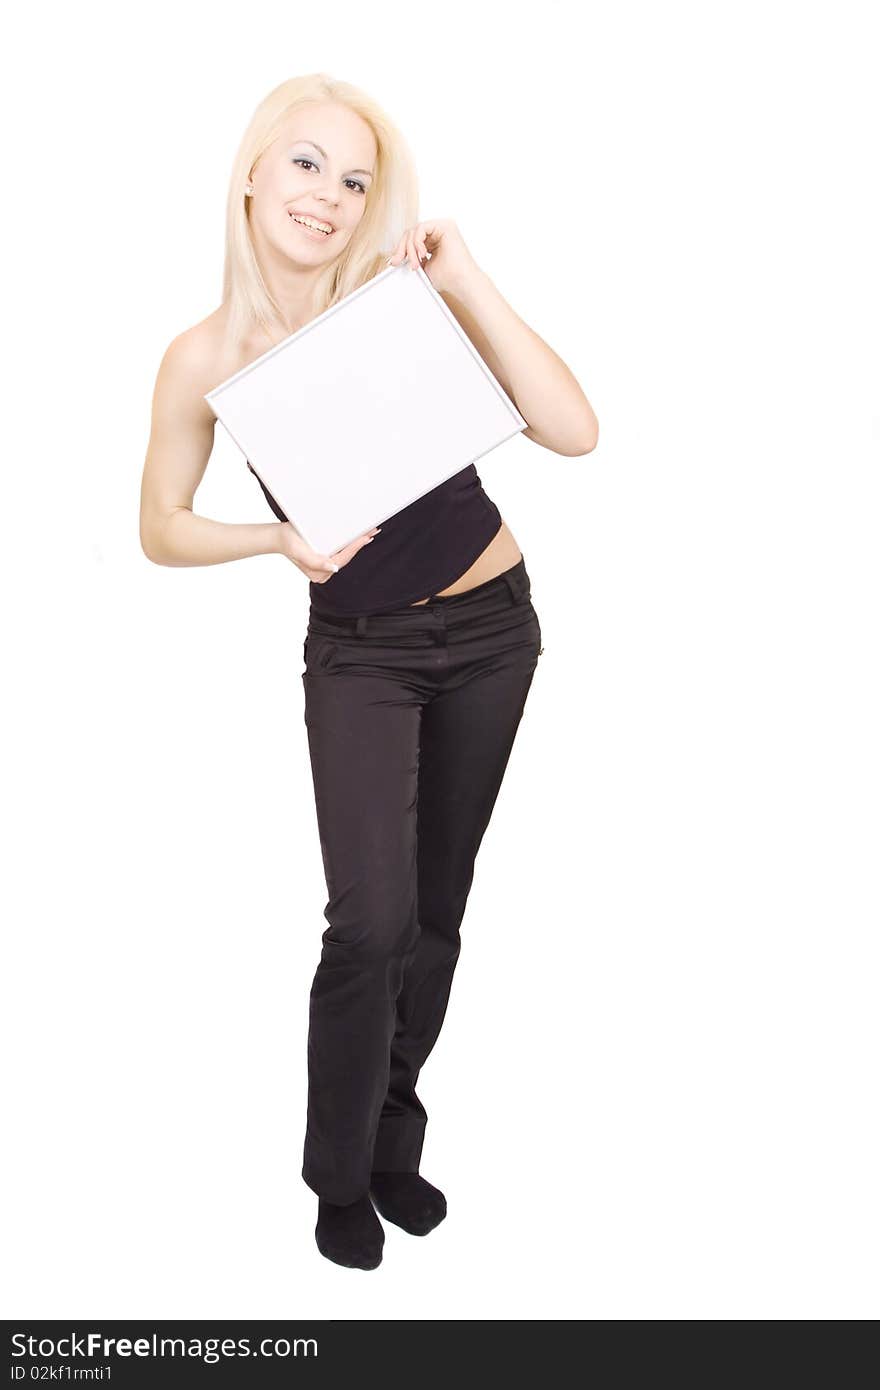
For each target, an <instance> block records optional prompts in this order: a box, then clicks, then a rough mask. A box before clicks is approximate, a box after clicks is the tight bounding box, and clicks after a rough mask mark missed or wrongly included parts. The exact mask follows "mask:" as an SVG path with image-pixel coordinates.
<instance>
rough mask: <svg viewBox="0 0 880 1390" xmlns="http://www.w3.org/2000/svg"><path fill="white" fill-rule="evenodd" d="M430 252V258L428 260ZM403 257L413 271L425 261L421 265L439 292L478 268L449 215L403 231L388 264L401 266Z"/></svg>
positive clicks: (448, 288) (453, 288) (452, 285)
mask: <svg viewBox="0 0 880 1390" xmlns="http://www.w3.org/2000/svg"><path fill="white" fill-rule="evenodd" d="M429 254H430V260H428V259H427V257H428V255H429ZM404 256H406V257H407V258H408V259H409V263H410V265H411V266H412V267H413V269H414V270H418V269H419V265H420V263H421V262H422V261H424V264H423V265H422V267H421V268H422V270H424V272H425V274H426V275H427V277H428V279H429V280H430V281H431V284H432V285H433V286H434V289H435V290H437V292H438V293H440V291H442V290H455V289H456V287H457V286H459V285H460V284H461V283H462V281H464V280H467V279H468V277H469V276H471V275H474V274H476V273H478V272H479V269H480V267H479V266H478V265H477V263H476V261H475V260H474V258H473V256H472V255H471V253H470V251H469V250H468V248H467V246H466V245H465V241H464V237H463V236H462V234H461V232H460V231H459V230H458V227H457V226H456V225H455V223H454V222H453V221H452V219H451V218H448V217H445V218H442V219H440V220H439V221H434V222H417V223H416V225H415V226H414V227H410V228H409V230H408V231H406V232H404V234H403V236H402V237H401V238H400V241H399V242H398V243H397V245H396V247H395V248H394V251H393V252H392V255H391V257H390V259H389V261H388V264H389V265H400V264H401V262H402V260H403V258H404Z"/></svg>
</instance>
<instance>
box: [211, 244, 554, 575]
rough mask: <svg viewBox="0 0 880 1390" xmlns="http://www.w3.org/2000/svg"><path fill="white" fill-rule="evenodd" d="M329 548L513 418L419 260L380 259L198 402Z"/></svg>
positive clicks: (497, 439)
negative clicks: (382, 264) (368, 274)
mask: <svg viewBox="0 0 880 1390" xmlns="http://www.w3.org/2000/svg"><path fill="white" fill-rule="evenodd" d="M205 400H206V401H207V402H208V404H209V405H210V406H211V409H212V410H213V411H214V414H215V415H216V416H217V418H218V420H220V422H221V423H222V424H223V425H224V426H225V428H226V429H227V430H228V432H229V434H230V435H231V436H232V438H233V440H234V441H235V443H236V444H237V445H238V447H239V448H240V449H241V450H242V452H243V453H244V455H245V457H246V458H247V459H248V461H249V462H250V464H251V467H252V468H253V470H254V472H255V473H256V474H257V475H258V477H259V478H261V479H262V481H263V482H264V483H265V485H266V487H267V488H268V490H269V492H270V493H271V494H272V496H273V497H274V498H275V500H276V501H277V502H278V504H279V506H280V507H281V509H282V511H283V512H284V513H285V515H286V516H287V517H288V518H289V520H290V521H291V522H292V523H293V525H294V526H295V527H296V529H297V531H299V533H300V535H301V536H303V538H304V539H305V540H306V541H307V542H308V544H309V545H311V546H312V547H313V549H314V550H316V551H318V552H319V553H320V554H325V555H331V554H332V553H333V552H334V551H335V550H339V549H341V548H342V546H344V545H346V544H347V543H348V542H349V541H351V540H354V539H355V538H356V537H357V536H360V535H362V534H363V532H364V531H367V530H369V528H370V527H371V526H378V525H380V524H381V523H382V522H383V521H385V520H387V518H388V517H390V516H393V515H394V514H395V512H399V511H400V510H401V509H402V508H403V507H406V506H408V505H409V503H410V502H414V501H415V500H416V498H418V497H421V496H423V495H424V494H425V493H426V492H430V491H431V489H432V488H435V487H437V486H439V484H440V483H442V482H444V481H445V480H446V479H447V478H451V477H452V475H453V474H454V473H458V472H459V471H460V470H461V469H462V468H466V467H467V465H468V464H470V463H474V462H475V461H476V460H477V459H479V458H481V457H482V456H483V455H484V454H487V453H488V452H489V451H490V450H491V449H495V448H497V446H498V445H499V444H503V443H504V441H505V440H507V439H510V438H511V437H512V436H513V435H514V434H517V433H518V432H519V431H520V430H522V429H525V428H526V426H527V424H528V421H526V420H524V419H523V417H522V416H521V415H520V413H519V411H518V410H517V408H516V406H515V405H514V404H513V402H512V401H511V400H510V398H509V397H508V396H507V394H506V393H505V391H504V390H503V389H502V387H501V386H500V384H499V383H498V381H497V380H496V378H495V377H494V376H493V375H492V373H491V372H490V371H489V369H488V367H487V366H486V364H485V363H484V361H483V359H482V358H481V357H480V355H479V353H478V352H477V350H476V348H475V347H474V346H473V344H472V343H471V341H470V339H469V338H468V336H467V334H466V333H465V332H464V330H463V329H462V328H461V326H460V324H459V323H458V321H457V320H456V318H455V317H454V315H453V314H452V312H451V311H450V309H448V308H447V306H446V304H445V303H444V302H443V300H442V299H441V297H440V295H439V294H438V293H437V291H436V290H435V289H434V286H433V285H432V284H431V282H430V280H429V279H428V277H427V275H426V274H425V272H424V270H422V269H421V267H420V268H419V269H418V270H415V269H413V268H412V267H411V266H410V265H409V263H408V262H406V261H404V262H403V264H402V265H399V266H388V267H386V269H385V270H383V271H381V272H380V273H379V274H378V275H376V276H374V277H373V279H372V280H369V281H368V282H367V283H366V284H365V285H362V286H361V287H360V288H359V289H357V290H355V291H354V292H353V293H352V294H350V295H347V296H346V298H345V299H342V300H340V301H339V303H338V304H334V305H332V306H331V307H330V308H329V309H327V310H326V311H325V312H324V313H323V314H320V315H319V316H318V317H317V318H315V319H313V320H312V321H311V323H308V324H306V325H305V327H304V328H301V329H299V330H298V331H297V332H296V333H293V334H291V336H290V337H289V338H285V340H284V341H283V342H281V343H278V344H276V346H275V347H273V348H270V350H269V351H268V352H266V353H264V354H263V355H262V356H261V357H258V358H257V359H256V361H254V362H252V363H250V365H249V366H247V367H244V368H242V370H241V371H240V372H236V374H235V375H234V376H231V377H229V379H228V380H227V381H224V382H222V383H221V384H220V385H219V386H216V387H215V388H214V389H213V390H212V391H209V392H208V393H207V395H206V396H205Z"/></svg>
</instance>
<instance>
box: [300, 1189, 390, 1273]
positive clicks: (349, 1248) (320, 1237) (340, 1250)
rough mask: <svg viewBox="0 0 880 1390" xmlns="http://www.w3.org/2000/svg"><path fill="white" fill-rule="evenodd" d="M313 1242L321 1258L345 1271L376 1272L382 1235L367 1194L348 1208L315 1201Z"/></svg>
mask: <svg viewBox="0 0 880 1390" xmlns="http://www.w3.org/2000/svg"><path fill="white" fill-rule="evenodd" d="M315 1240H316V1242H317V1245H318V1249H319V1250H320V1252H321V1254H322V1255H325V1256H326V1258H327V1259H328V1260H332V1261H333V1262H334V1264H338V1265H345V1266H346V1267H347V1268H348V1269H375V1268H376V1266H377V1265H379V1264H381V1263H382V1247H383V1245H384V1244H385V1232H384V1231H383V1229H382V1222H381V1221H380V1220H379V1218H378V1216H377V1215H376V1213H375V1211H374V1209H373V1203H372V1202H371V1201H370V1196H369V1193H366V1192H365V1193H364V1195H363V1197H358V1199H357V1201H356V1202H350V1203H349V1204H348V1205H347V1206H344V1207H341V1206H337V1205H336V1203H335V1202H326V1201H325V1200H324V1198H323V1197H319V1198H318V1224H317V1226H316V1227H315Z"/></svg>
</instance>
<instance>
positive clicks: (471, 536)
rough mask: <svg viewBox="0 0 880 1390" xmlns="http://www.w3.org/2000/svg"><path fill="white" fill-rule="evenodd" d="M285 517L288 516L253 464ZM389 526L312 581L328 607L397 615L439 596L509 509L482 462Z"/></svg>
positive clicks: (318, 607)
mask: <svg viewBox="0 0 880 1390" xmlns="http://www.w3.org/2000/svg"><path fill="white" fill-rule="evenodd" d="M248 468H250V469H251V472H252V473H253V474H254V477H255V478H256V479H257V482H258V483H259V484H260V487H261V488H262V489H263V492H264V494H265V496H266V500H267V502H268V503H269V506H270V507H271V508H272V511H273V512H274V513H275V515H276V516H277V517H278V520H279V521H287V517H286V516H285V515H284V512H283V511H282V510H281V508H280V507H279V505H278V503H277V502H276V501H275V498H274V497H273V496H272V494H271V493H270V492H269V489H268V488H267V487H266V485H265V483H264V482H263V480H262V478H260V477H259V476H258V475H257V473H256V472H255V470H254V469H253V468H251V465H250V463H248ZM379 524H380V526H381V528H382V530H381V532H380V534H379V535H378V536H377V537H376V539H375V540H374V541H371V542H370V544H369V545H364V546H362V547H361V549H360V550H359V551H358V552H357V554H356V555H355V557H354V559H353V560H350V561H349V562H348V564H347V565H343V566H342V568H341V569H340V570H339V572H338V573H337V574H331V576H330V578H329V579H328V580H327V581H326V583H322V584H315V583H310V584H309V597H310V599H311V605H312V608H313V609H314V610H315V612H317V613H320V612H321V611H322V610H323V611H325V612H328V613H341V614H353V613H391V612H393V611H394V609H395V608H402V607H405V606H407V605H409V604H411V603H415V602H416V600H417V599H422V598H433V596H434V595H435V594H437V593H439V591H440V590H441V589H446V588H448V587H449V585H450V584H452V583H453V581H454V580H456V579H458V577H459V575H462V574H464V572H465V570H467V569H470V567H471V565H472V564H473V563H474V561H475V560H476V559H477V557H478V556H479V555H482V553H483V551H484V550H485V549H486V546H487V545H488V544H489V542H490V541H491V540H492V539H493V537H495V536H496V535H497V534H498V532H499V531H500V529H501V525H502V520H501V513H500V512H499V510H498V508H497V507H496V506H495V503H494V502H493V501H492V500H491V498H489V497H488V496H487V494H486V493H485V492H484V490H483V485H482V483H481V481H480V476H479V474H478V473H477V470H476V467H475V465H474V464H472V463H471V464H468V466H467V468H462V469H461V471H460V472H459V473H455V474H454V475H453V476H452V477H451V478H447V479H446V482H445V483H441V484H440V485H439V487H435V488H432V490H431V491H430V492H426V493H425V495H424V496H423V497H417V498H416V500H415V502H410V504H409V506H407V507H404V508H403V510H402V511H399V512H395V514H394V516H390V517H388V518H387V519H386V520H385V521H382V522H380V523H379Z"/></svg>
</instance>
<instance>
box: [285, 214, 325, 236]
mask: <svg viewBox="0 0 880 1390" xmlns="http://www.w3.org/2000/svg"><path fill="white" fill-rule="evenodd" d="M288 215H289V217H290V220H291V221H292V222H296V224H297V226H299V227H302V228H303V230H304V231H306V232H308V233H309V234H310V235H311V236H332V235H333V228H332V227H331V226H330V224H329V222H318V221H316V220H315V218H314V217H301V216H299V215H298V214H297V213H294V212H291V213H289V214H288Z"/></svg>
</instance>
